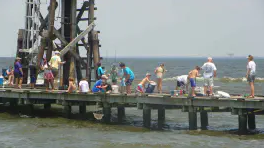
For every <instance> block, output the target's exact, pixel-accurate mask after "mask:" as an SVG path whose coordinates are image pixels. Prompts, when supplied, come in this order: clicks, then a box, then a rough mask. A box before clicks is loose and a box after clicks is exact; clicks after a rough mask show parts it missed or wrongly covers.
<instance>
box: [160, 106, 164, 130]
mask: <svg viewBox="0 0 264 148" xmlns="http://www.w3.org/2000/svg"><path fill="white" fill-rule="evenodd" d="M164 123H165V109H164V108H159V109H158V129H162V128H163V126H164Z"/></svg>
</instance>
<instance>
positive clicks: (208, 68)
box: [201, 57, 217, 96]
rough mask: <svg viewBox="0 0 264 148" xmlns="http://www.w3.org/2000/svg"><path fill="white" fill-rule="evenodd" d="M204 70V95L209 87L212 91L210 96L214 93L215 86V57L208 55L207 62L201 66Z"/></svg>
mask: <svg viewBox="0 0 264 148" xmlns="http://www.w3.org/2000/svg"><path fill="white" fill-rule="evenodd" d="M201 69H202V70H203V71H204V73H203V78H204V95H206V94H207V89H208V87H209V90H210V93H209V96H212V95H213V86H214V78H215V77H216V70H217V69H216V67H215V64H214V63H213V58H211V57H208V58H207V62H206V63H204V65H203V66H202V67H201Z"/></svg>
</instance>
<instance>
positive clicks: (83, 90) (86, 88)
mask: <svg viewBox="0 0 264 148" xmlns="http://www.w3.org/2000/svg"><path fill="white" fill-rule="evenodd" d="M79 92H81V93H87V92H89V84H88V81H87V79H86V78H82V80H81V81H80V83H79Z"/></svg>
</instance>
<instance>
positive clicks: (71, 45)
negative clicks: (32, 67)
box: [17, 0, 102, 85]
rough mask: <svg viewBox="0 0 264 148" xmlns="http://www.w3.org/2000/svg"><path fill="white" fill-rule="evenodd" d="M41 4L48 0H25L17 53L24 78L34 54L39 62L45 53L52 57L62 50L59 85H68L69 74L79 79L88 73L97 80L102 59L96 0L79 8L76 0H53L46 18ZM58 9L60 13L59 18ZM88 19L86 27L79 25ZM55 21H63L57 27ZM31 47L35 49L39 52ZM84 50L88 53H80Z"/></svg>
mask: <svg viewBox="0 0 264 148" xmlns="http://www.w3.org/2000/svg"><path fill="white" fill-rule="evenodd" d="M40 5H47V4H45V3H44V4H43V3H42V4H41V0H26V17H25V28H24V29H19V33H18V44H17V45H18V46H17V56H19V57H21V58H22V65H23V71H24V74H25V76H24V82H27V77H28V75H27V73H28V72H27V71H28V65H29V63H30V62H31V61H32V59H33V57H35V58H36V59H37V60H36V62H35V64H36V66H40V62H41V60H42V58H43V55H44V54H46V58H47V60H50V58H51V56H52V52H53V51H55V50H59V51H61V52H62V54H61V58H62V59H63V60H64V61H66V64H64V65H63V67H62V68H61V70H60V80H61V81H60V85H67V84H68V78H69V77H74V78H76V79H77V80H78V81H80V79H82V78H83V77H86V78H87V79H88V82H89V84H91V82H92V81H93V80H95V77H94V78H93V76H95V70H94V69H97V64H96V63H98V62H99V61H100V59H102V58H100V53H99V39H98V33H99V31H95V30H94V26H95V24H94V20H95V19H96V18H95V17H94V10H97V8H96V7H95V6H94V5H95V3H94V0H84V1H83V3H82V6H81V8H77V0H50V3H49V5H48V6H47V9H48V14H47V16H46V17H45V18H44V17H43V15H42V12H41V10H40V8H42V7H40ZM57 8H59V10H57ZM56 10H57V13H58V14H60V16H58V17H57V18H56V17H55V15H56ZM85 16H86V17H85ZM87 16H88V18H87ZM59 21H60V22H59ZM85 21H86V22H87V27H85V26H83V25H82V26H81V25H79V23H80V22H85ZM55 23H57V24H58V23H60V28H59V29H56V28H55V27H54V24H55ZM84 27H85V28H84ZM55 40H56V42H55ZM58 42H59V43H58ZM81 50H85V51H81ZM32 51H36V52H35V53H36V55H33V52H32ZM84 52H85V53H86V56H81V53H84ZM93 70H94V73H93Z"/></svg>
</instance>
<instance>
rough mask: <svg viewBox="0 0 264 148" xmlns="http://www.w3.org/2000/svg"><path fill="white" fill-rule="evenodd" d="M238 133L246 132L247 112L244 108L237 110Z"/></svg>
mask: <svg viewBox="0 0 264 148" xmlns="http://www.w3.org/2000/svg"><path fill="white" fill-rule="evenodd" d="M238 126H239V128H238V133H239V134H246V133H247V114H246V111H245V109H239V111H238Z"/></svg>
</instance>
